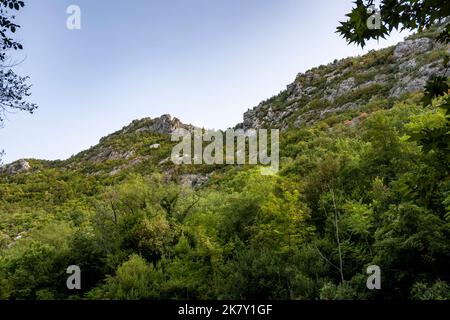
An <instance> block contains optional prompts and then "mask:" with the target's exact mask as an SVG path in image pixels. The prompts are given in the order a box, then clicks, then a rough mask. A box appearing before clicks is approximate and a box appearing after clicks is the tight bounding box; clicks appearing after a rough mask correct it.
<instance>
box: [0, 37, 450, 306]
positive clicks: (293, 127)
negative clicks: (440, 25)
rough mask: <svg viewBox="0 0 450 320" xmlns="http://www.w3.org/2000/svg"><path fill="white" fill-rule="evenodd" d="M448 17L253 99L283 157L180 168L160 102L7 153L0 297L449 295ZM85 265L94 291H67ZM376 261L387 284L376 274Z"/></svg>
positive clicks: (1, 192) (259, 122)
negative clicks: (101, 129) (269, 170)
mask: <svg viewBox="0 0 450 320" xmlns="http://www.w3.org/2000/svg"><path fill="white" fill-rule="evenodd" d="M436 34H437V33H436V32H435V30H428V31H427V32H424V33H421V34H417V35H415V36H413V37H411V39H409V40H407V41H406V42H404V43H400V44H398V45H397V46H396V47H392V48H387V49H383V50H380V51H373V52H370V53H368V54H367V55H364V56H361V57H355V58H348V59H344V60H341V61H335V62H333V63H330V64H329V65H326V66H320V67H317V68H314V69H312V70H310V71H307V72H306V73H304V74H299V76H298V77H297V79H296V80H295V82H294V83H293V84H291V85H289V86H288V88H287V90H286V91H283V92H282V93H280V94H279V95H277V96H275V97H273V98H271V99H269V100H267V101H265V102H263V103H261V104H260V105H259V106H258V107H256V108H255V109H253V110H250V111H249V112H247V113H246V114H245V115H244V122H243V124H240V125H238V126H241V127H242V126H243V127H245V128H259V127H263V128H281V129H282V132H281V134H280V139H281V141H280V143H281V147H280V152H281V154H280V157H281V168H280V172H279V173H278V174H277V175H273V176H263V175H261V174H260V171H259V170H258V168H257V167H256V166H251V165H243V166H230V165H223V166H204V165H202V166H195V165H190V166H176V165H174V164H173V163H172V162H171V161H170V153H171V150H172V147H173V145H174V143H173V142H171V141H170V133H171V132H172V131H173V130H174V129H176V128H180V127H182V128H187V129H191V128H192V126H189V125H185V124H182V123H181V122H180V121H179V120H178V119H176V118H171V117H170V116H167V115H165V116H162V117H160V118H157V119H150V118H147V119H142V120H136V121H134V122H133V123H131V124H130V125H128V126H126V127H124V128H123V129H121V130H119V131H117V132H115V133H113V134H111V135H109V136H107V137H104V138H102V139H101V140H100V142H99V144H98V145H96V146H94V147H92V148H90V149H89V150H86V151H83V152H81V153H79V154H77V155H74V156H73V157H71V158H69V159H67V160H63V161H45V160H36V159H25V160H21V161H18V162H15V163H13V164H8V165H4V166H3V167H2V168H1V169H0V299H255V298H258V299H380V298H383V299H450V273H449V271H448V270H449V269H450V180H449V168H450V166H449V164H450V153H449V150H450V146H449V143H450V139H449V106H450V101H449V96H448V94H446V95H444V96H441V97H438V98H435V99H434V100H433V101H432V103H431V104H424V103H423V96H424V94H423V92H422V91H423V90H422V89H423V87H424V86H425V83H426V79H425V77H428V76H429V75H430V74H431V73H436V72H437V73H439V72H440V73H442V74H443V75H445V76H446V77H448V75H449V73H448V69H445V67H443V61H444V60H445V57H446V56H447V55H448V54H449V47H448V45H442V44H439V43H436V42H435V40H434V38H435V36H436ZM69 265H78V266H79V267H80V268H81V271H82V287H81V290H68V289H67V287H66V280H67V277H68V275H67V274H66V268H67V266H69ZM369 265H378V266H379V267H380V268H381V272H382V287H381V290H368V289H367V287H366V279H367V276H368V275H367V274H366V268H367V266H369Z"/></svg>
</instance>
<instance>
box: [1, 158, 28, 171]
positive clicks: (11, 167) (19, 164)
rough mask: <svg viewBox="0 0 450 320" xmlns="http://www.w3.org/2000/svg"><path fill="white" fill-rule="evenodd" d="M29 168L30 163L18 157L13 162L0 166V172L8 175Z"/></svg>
mask: <svg viewBox="0 0 450 320" xmlns="http://www.w3.org/2000/svg"><path fill="white" fill-rule="evenodd" d="M30 170H31V165H30V163H29V162H28V161H26V160H24V159H20V160H17V161H15V162H13V163H10V164H7V165H4V166H2V167H0V173H6V174H8V175H15V174H18V173H22V172H27V171H30Z"/></svg>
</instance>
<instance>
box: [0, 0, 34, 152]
mask: <svg viewBox="0 0 450 320" xmlns="http://www.w3.org/2000/svg"><path fill="white" fill-rule="evenodd" d="M24 6H25V3H24V2H23V1H18V0H0V127H2V126H3V121H4V119H5V116H6V114H7V113H9V112H15V111H27V112H30V113H33V111H34V110H35V109H36V108H37V105H36V104H34V103H31V102H28V101H26V98H27V97H29V96H30V95H31V93H30V89H31V85H29V84H27V80H28V77H21V76H19V75H17V74H15V73H14V72H13V71H12V69H11V68H12V67H13V65H14V64H12V65H11V64H9V63H8V60H9V56H8V51H9V50H22V49H23V46H22V44H20V43H19V42H17V41H15V40H14V39H12V34H14V33H15V32H16V30H17V29H18V28H20V26H19V25H17V24H15V23H14V22H13V21H14V19H15V15H12V14H10V11H19V10H20V9H21V8H23V7H24ZM2 155H3V151H1V150H0V159H1V156H2Z"/></svg>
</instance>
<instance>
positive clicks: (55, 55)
mask: <svg viewBox="0 0 450 320" xmlns="http://www.w3.org/2000/svg"><path fill="white" fill-rule="evenodd" d="M26 4H27V6H26V7H25V8H24V10H23V11H22V12H21V13H19V15H18V23H19V24H20V25H22V28H21V30H20V32H19V33H18V34H17V36H18V39H20V40H21V41H22V42H23V44H24V51H23V52H21V53H20V56H19V57H17V59H21V58H25V61H24V62H23V63H22V64H21V65H19V66H18V67H16V69H15V70H16V72H17V73H19V74H22V75H29V76H30V77H31V79H30V82H31V83H32V84H33V88H32V93H33V95H32V97H31V100H32V101H33V102H36V103H37V104H38V105H39V109H38V110H37V112H36V113H35V114H34V115H29V114H25V113H18V114H11V115H9V116H8V121H6V123H5V127H4V128H3V129H0V149H5V152H6V157H5V158H4V159H3V160H4V162H6V163H8V162H11V161H14V160H17V159H20V158H40V159H65V158H67V157H70V156H71V155H72V154H76V153H78V152H79V151H81V150H83V149H86V148H89V147H90V146H92V145H95V144H96V143H97V142H98V140H99V139H100V138H101V137H102V136H105V135H107V134H109V133H111V132H113V131H116V130H118V129H120V128H121V127H123V126H124V125H127V124H128V123H129V122H131V121H132V120H134V119H139V118H143V117H152V118H153V117H157V116H159V115H161V114H165V113H169V114H171V115H172V116H176V117H178V118H180V119H181V120H182V121H183V122H186V123H192V124H194V125H198V126H203V127H207V128H224V129H225V128H227V127H229V126H233V125H235V124H236V123H238V122H241V121H242V114H243V112H245V111H246V110H247V109H248V108H251V107H253V106H255V105H257V104H258V103H259V102H260V101H261V100H264V99H266V98H269V97H271V96H272V95H274V94H276V93H278V92H279V91H280V90H282V89H284V88H285V87H286V85H287V84H289V83H291V82H292V81H293V79H294V78H295V76H296V74H297V73H298V72H303V71H306V70H307V69H309V68H311V67H314V66H318V65H320V64H326V63H328V62H331V61H333V60H334V59H335V58H344V57H347V56H354V55H358V54H361V53H363V52H366V51H367V50H370V49H378V48H381V47H386V46H388V45H392V44H395V43H397V42H398V41H400V40H402V39H403V37H404V36H405V34H402V35H399V34H394V35H393V36H392V37H391V38H389V39H388V40H387V41H380V42H379V43H378V42H376V41H374V42H371V43H369V46H368V47H367V48H366V49H365V50H364V51H362V50H361V49H359V48H358V47H356V46H348V45H347V44H346V43H345V41H344V40H343V39H341V38H340V37H339V35H337V34H336V33H335V29H336V26H337V25H338V21H340V20H344V19H345V17H344V15H345V14H346V13H347V12H348V11H349V10H350V9H351V7H352V1H351V0H348V1H347V0H339V1H336V0H315V1H307V0H158V1H156V0H129V1H112V0H70V1H66V0H39V1H36V0H34V1H30V0H28V1H26ZM70 4H77V5H79V6H80V7H81V13H82V29H81V30H78V31H73V30H72V31H70V30H68V29H67V28H66V19H67V17H68V15H67V14H66V8H67V7H68V6H69V5H70Z"/></svg>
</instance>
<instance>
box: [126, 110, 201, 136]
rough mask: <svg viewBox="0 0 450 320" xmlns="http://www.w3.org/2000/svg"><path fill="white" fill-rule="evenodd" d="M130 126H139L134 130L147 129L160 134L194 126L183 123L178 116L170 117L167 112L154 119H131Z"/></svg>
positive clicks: (142, 130)
mask: <svg viewBox="0 0 450 320" xmlns="http://www.w3.org/2000/svg"><path fill="white" fill-rule="evenodd" d="M130 126H131V127H135V126H139V128H137V129H136V128H135V130H134V131H135V132H146V131H148V132H154V133H160V134H171V133H172V132H173V131H175V130H177V129H186V130H189V131H192V130H193V129H194V126H192V125H187V124H183V123H182V122H181V121H180V120H179V119H178V118H172V117H171V116H170V115H168V114H164V115H162V116H161V117H159V118H155V119H150V118H145V119H142V120H137V121H133V122H132V123H131V125H130Z"/></svg>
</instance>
